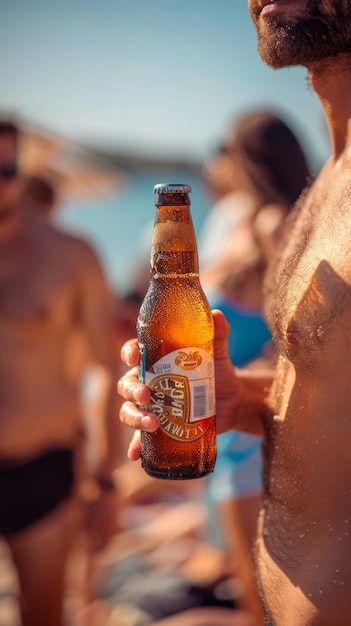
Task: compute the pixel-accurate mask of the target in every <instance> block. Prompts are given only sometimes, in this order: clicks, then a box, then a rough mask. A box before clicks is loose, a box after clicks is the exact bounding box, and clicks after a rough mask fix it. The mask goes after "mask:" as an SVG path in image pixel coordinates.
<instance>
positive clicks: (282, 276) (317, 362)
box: [256, 165, 351, 626]
mask: <svg viewBox="0 0 351 626" xmlns="http://www.w3.org/2000/svg"><path fill="white" fill-rule="evenodd" d="M320 180H321V181H323V183H322V184H321V183H319V182H318V181H317V183H316V184H315V186H314V187H313V186H312V188H311V190H310V192H309V194H308V195H307V198H306V199H305V203H304V206H303V207H302V209H301V210H300V214H299V216H298V218H297V221H296V223H295V227H294V230H293V231H292V233H291V234H290V238H289V242H288V245H287V248H286V251H285V254H284V255H283V256H282V257H281V259H280V262H281V266H280V270H279V272H278V290H277V294H276V298H275V299H274V300H273V302H272V304H271V307H270V308H271V323H272V325H273V326H272V329H273V333H274V339H275V343H276V346H277V349H278V352H279V355H280V356H279V360H278V368H277V377H276V382H275V383H274V384H273V386H272V389H271V393H270V405H271V406H272V415H271V417H267V419H266V422H265V430H266V437H265V472H264V489H265V496H266V497H265V502H264V508H263V511H262V514H261V519H260V529H259V538H258V540H257V548H256V557H257V558H256V562H257V568H258V575H259V581H260V586H261V589H263V590H264V593H263V596H264V601H265V605H266V610H267V614H268V615H269V616H270V619H271V622H268V623H272V624H279V625H280V624H282V625H283V624H284V625H285V624H293V625H294V626H303V625H305V624H323V625H324V624H325V625H328V626H338V625H339V624H340V625H343V626H346V625H347V624H350V623H351V596H350V592H349V590H350V585H351V568H350V555H351V485H350V480H349V475H348V474H347V473H345V467H346V466H347V463H348V462H349V459H350V453H351V419H350V407H351V402H350V397H351V396H350V393H351V382H350V365H351V333H350V330H351V316H350V310H351V250H350V244H349V240H350V234H349V232H350V227H349V224H350V213H351V203H350V201H349V198H350V193H349V191H350V189H349V187H350V185H349V182H348V180H347V176H346V177H345V182H344V183H343V184H344V187H343V186H342V185H341V186H340V178H339V180H338V184H337V186H335V184H334V182H333V181H334V176H333V169H332V167H331V166H330V165H327V166H326V167H325V170H324V172H323V173H322V175H321V178H320ZM322 198H324V200H322ZM325 207H327V208H325ZM303 232H304V235H303ZM292 249H294V254H293V255H292V254H291V250H292ZM277 269H278V268H275V270H276V271H277ZM278 321H279V323H278Z"/></svg>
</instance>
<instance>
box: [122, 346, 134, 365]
mask: <svg viewBox="0 0 351 626" xmlns="http://www.w3.org/2000/svg"><path fill="white" fill-rule="evenodd" d="M131 353H132V351H131V349H130V347H129V346H124V347H123V348H122V358H123V360H124V362H125V363H126V364H127V365H131V358H130V357H131Z"/></svg>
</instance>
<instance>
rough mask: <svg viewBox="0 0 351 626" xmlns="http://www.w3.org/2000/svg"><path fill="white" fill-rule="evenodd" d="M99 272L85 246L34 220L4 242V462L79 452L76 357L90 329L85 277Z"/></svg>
mask: <svg viewBox="0 0 351 626" xmlns="http://www.w3.org/2000/svg"><path fill="white" fill-rule="evenodd" d="M91 268H93V271H91ZM94 270H95V267H94V263H93V262H92V255H91V252H90V249H89V248H88V247H87V246H86V245H85V244H84V243H83V242H80V241H79V240H77V239H75V238H73V237H68V236H66V235H65V234H63V233H61V232H59V231H57V230H55V229H53V228H51V227H50V226H49V225H48V224H44V223H40V222H37V221H35V220H34V219H32V218H30V217H23V219H22V221H21V224H20V226H19V228H17V229H16V230H15V231H14V232H13V233H12V235H10V236H7V237H5V238H3V239H2V240H1V241H0V351H1V360H0V459H1V460H5V461H6V460H10V461H15V460H16V459H23V458H27V457H31V456H33V455H35V454H37V453H40V452H41V451H42V450H45V449H47V448H48V447H51V446H55V445H56V446H60V445H72V444H73V442H74V440H75V439H76V437H77V435H78V430H79V426H80V411H79V393H78V383H79V377H78V376H76V375H75V373H74V372H73V370H74V369H76V370H79V368H80V366H81V364H82V363H80V362H79V361H80V359H82V362H83V354H81V355H78V362H77V364H76V365H77V367H76V368H75V367H73V368H72V362H71V361H70V358H69V356H70V353H69V350H70V346H71V341H72V340H73V339H74V337H75V336H76V334H77V333H78V331H79V330H81V329H82V327H84V325H85V324H86V321H85V320H83V318H84V315H85V313H84V310H83V309H84V307H85V308H88V307H87V306H86V302H85V300H86V294H85V292H86V291H87V289H86V284H85V283H86V278H85V276H86V275H87V276H88V277H89V274H94ZM91 288H92V297H94V284H92V286H91ZM85 330H86V329H85ZM88 330H89V329H88ZM71 356H72V355H71ZM75 356H77V355H75ZM84 356H85V355H84Z"/></svg>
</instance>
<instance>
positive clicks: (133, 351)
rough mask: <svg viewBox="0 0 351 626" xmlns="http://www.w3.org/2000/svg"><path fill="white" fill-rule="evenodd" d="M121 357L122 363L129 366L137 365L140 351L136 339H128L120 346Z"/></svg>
mask: <svg viewBox="0 0 351 626" xmlns="http://www.w3.org/2000/svg"><path fill="white" fill-rule="evenodd" d="M121 359H122V361H123V363H125V364H126V365H128V366H129V367H133V366H134V365H138V363H139V360H140V351H139V348H138V340H137V339H129V341H127V342H126V343H125V344H124V345H123V346H122V348H121Z"/></svg>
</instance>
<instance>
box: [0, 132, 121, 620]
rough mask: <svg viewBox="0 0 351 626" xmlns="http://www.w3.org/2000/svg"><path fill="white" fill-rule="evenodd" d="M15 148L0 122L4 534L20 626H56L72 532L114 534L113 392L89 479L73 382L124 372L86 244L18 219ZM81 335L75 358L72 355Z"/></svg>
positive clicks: (105, 294) (13, 135) (0, 489)
mask: <svg viewBox="0 0 351 626" xmlns="http://www.w3.org/2000/svg"><path fill="white" fill-rule="evenodd" d="M19 141H20V134H19V132H18V129H17V128H16V126H15V125H13V124H12V123H11V122H8V121H6V120H4V121H0V355H1V359H0V534H1V535H2V536H3V537H4V539H5V541H6V543H7V545H8V547H9V549H10V552H11V555H12V558H13V561H14V564H15V566H16V569H17V572H18V579H19V584H20V590H21V613H22V620H23V624H24V625H25V626H62V624H63V616H62V600H63V593H64V576H65V568H66V562H67V559H68V556H69V553H70V549H71V547H72V545H73V543H74V540H75V539H76V537H77V535H78V532H79V530H80V529H82V528H83V527H84V526H88V527H89V528H90V530H91V532H92V533H93V536H94V541H95V543H97V544H98V545H103V543H104V542H105V541H106V540H107V539H108V537H109V536H110V535H111V534H112V533H113V532H114V531H115V529H116V515H115V507H116V495H115V492H114V482H113V480H112V476H111V474H112V471H113V469H115V467H116V466H117V464H118V462H119V461H120V458H121V445H122V444H121V440H120V436H119V432H118V431H119V427H118V424H117V421H116V419H115V417H114V415H115V408H116V407H115V402H116V394H115V391H114V385H113V384H110V386H109V389H108V390H107V396H106V403H105V418H106V419H105V423H104V427H105V434H106V441H105V444H106V445H105V450H104V451H102V452H101V454H100V452H99V455H98V460H97V463H96V467H95V468H94V470H93V471H94V479H95V480H92V476H91V474H92V470H91V469H90V468H88V467H87V464H86V462H85V455H84V446H85V434H84V427H83V423H82V414H81V406H80V383H81V380H80V378H81V375H82V372H83V366H84V364H87V363H88V362H90V361H91V362H97V363H99V364H100V365H101V366H103V367H104V368H105V369H106V371H108V373H109V380H110V382H111V383H112V381H114V380H116V377H118V375H119V373H120V367H119V365H117V360H116V355H117V344H116V336H115V331H114V330H113V303H112V298H111V295H110V293H109V289H108V287H107V285H106V281H105V278H104V275H103V272H102V270H101V267H100V264H99V262H98V260H97V258H96V256H95V253H94V252H93V250H92V249H91V247H90V246H89V245H88V244H87V243H85V242H84V241H82V240H80V239H78V238H76V237H72V236H68V235H67V234H65V233H63V232H61V231H59V230H57V229H56V228H54V227H53V226H52V225H51V224H50V223H49V221H48V220H43V219H38V217H37V216H35V215H34V214H33V212H32V211H30V210H27V211H26V210H24V209H25V206H23V205H25V202H26V200H25V196H23V188H22V182H21V177H20V175H19V171H18V143H19ZM77 333H81V334H83V335H84V338H85V343H84V345H85V347H86V351H85V353H84V354H83V353H82V354H81V355H76V354H74V353H73V352H72V349H71V348H72V340H73V339H74V337H75V336H76V335H77ZM73 357H74V358H76V357H78V358H77V363H73V362H72V359H73ZM88 479H89V480H88ZM85 498H87V499H88V500H89V504H88V503H87V501H86V500H85Z"/></svg>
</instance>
